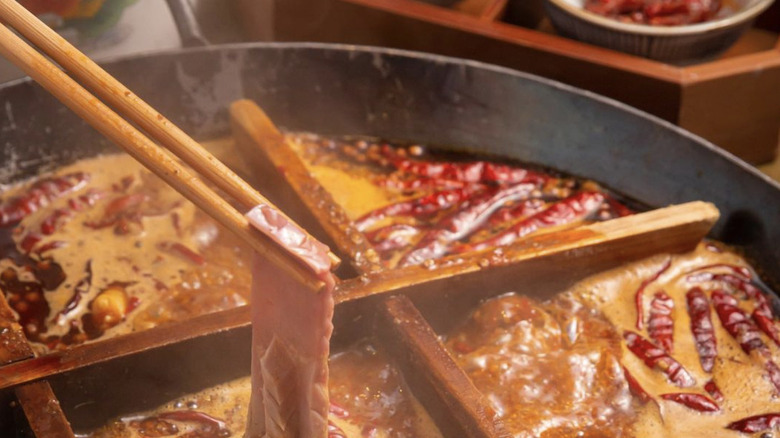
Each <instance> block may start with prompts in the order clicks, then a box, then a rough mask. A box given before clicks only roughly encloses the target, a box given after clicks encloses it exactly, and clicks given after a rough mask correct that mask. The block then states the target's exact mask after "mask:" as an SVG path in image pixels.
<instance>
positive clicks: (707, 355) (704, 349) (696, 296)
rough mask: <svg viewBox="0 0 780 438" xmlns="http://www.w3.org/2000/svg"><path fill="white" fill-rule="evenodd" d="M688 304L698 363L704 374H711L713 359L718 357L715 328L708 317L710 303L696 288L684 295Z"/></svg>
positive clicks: (702, 292)
mask: <svg viewBox="0 0 780 438" xmlns="http://www.w3.org/2000/svg"><path fill="white" fill-rule="evenodd" d="M685 298H686V301H687V303H688V314H689V315H690V317H691V332H692V333H693V340H694V341H695V342H696V352H698V353H699V362H700V363H701V367H702V369H703V370H704V371H706V372H708V373H709V372H712V367H713V366H714V365H715V357H716V356H717V355H718V344H717V340H716V338H715V328H714V326H713V325H712V318H711V316H710V314H711V312H710V302H709V300H708V299H707V295H706V294H705V293H704V291H702V290H701V289H700V288H698V287H694V288H693V289H691V290H689V291H688V293H686V294H685Z"/></svg>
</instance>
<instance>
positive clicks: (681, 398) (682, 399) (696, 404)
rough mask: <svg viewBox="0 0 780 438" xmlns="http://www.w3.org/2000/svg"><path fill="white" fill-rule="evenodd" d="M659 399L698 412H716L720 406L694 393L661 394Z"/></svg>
mask: <svg viewBox="0 0 780 438" xmlns="http://www.w3.org/2000/svg"><path fill="white" fill-rule="evenodd" d="M661 398H662V399H664V400H670V401H673V402H675V403H679V404H681V405H683V406H685V407H688V408H690V409H693V410H694V411H699V412H718V411H720V406H718V404H717V403H715V402H714V401H712V400H710V399H709V398H708V397H705V396H703V395H701V394H694V393H682V392H679V393H673V394H661Z"/></svg>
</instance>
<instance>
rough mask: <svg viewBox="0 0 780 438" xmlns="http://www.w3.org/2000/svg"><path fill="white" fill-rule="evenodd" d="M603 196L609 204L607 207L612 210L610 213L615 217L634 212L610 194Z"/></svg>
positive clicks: (629, 214)
mask: <svg viewBox="0 0 780 438" xmlns="http://www.w3.org/2000/svg"><path fill="white" fill-rule="evenodd" d="M604 196H605V197H606V200H607V204H609V208H610V210H612V213H613V215H614V216H615V217H625V216H631V215H632V214H634V211H633V210H631V209H630V208H628V207H626V206H625V205H623V204H621V203H620V202H618V201H617V200H616V199H615V198H613V197H612V196H609V195H604Z"/></svg>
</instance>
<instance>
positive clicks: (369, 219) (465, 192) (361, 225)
mask: <svg viewBox="0 0 780 438" xmlns="http://www.w3.org/2000/svg"><path fill="white" fill-rule="evenodd" d="M483 189H484V188H483V187H482V186H478V185H471V186H469V187H466V188H463V189H454V190H442V191H438V192H434V193H431V194H429V195H425V196H421V197H419V198H416V199H412V200H409V201H402V202H397V203H395V204H390V205H387V206H385V207H382V208H378V209H376V210H374V211H371V212H369V213H368V214H366V215H364V216H363V217H361V218H360V219H358V220H357V221H355V225H356V226H357V228H358V229H360V230H365V229H367V228H368V227H370V226H371V225H373V224H374V223H376V222H377V221H380V220H382V219H384V218H386V217H388V216H427V215H431V214H434V213H437V212H440V211H443V210H446V209H448V208H450V207H453V206H455V205H458V204H460V203H462V202H463V201H465V200H466V199H468V198H470V197H472V196H473V195H474V194H476V193H479V192H480V191H482V190H483Z"/></svg>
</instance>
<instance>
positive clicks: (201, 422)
mask: <svg viewBox="0 0 780 438" xmlns="http://www.w3.org/2000/svg"><path fill="white" fill-rule="evenodd" d="M157 418H160V419H162V420H170V421H180V422H183V423H195V424H197V425H198V426H199V427H198V429H199V430H198V431H197V432H198V434H197V435H195V434H193V435H192V436H197V437H199V438H222V437H225V436H229V435H230V430H229V429H228V428H227V425H226V424H225V422H224V421H222V420H220V419H217V418H214V417H212V416H211V415H208V414H206V413H203V412H198V411H173V412H163V413H162V414H159V415H158V416H157Z"/></svg>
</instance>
